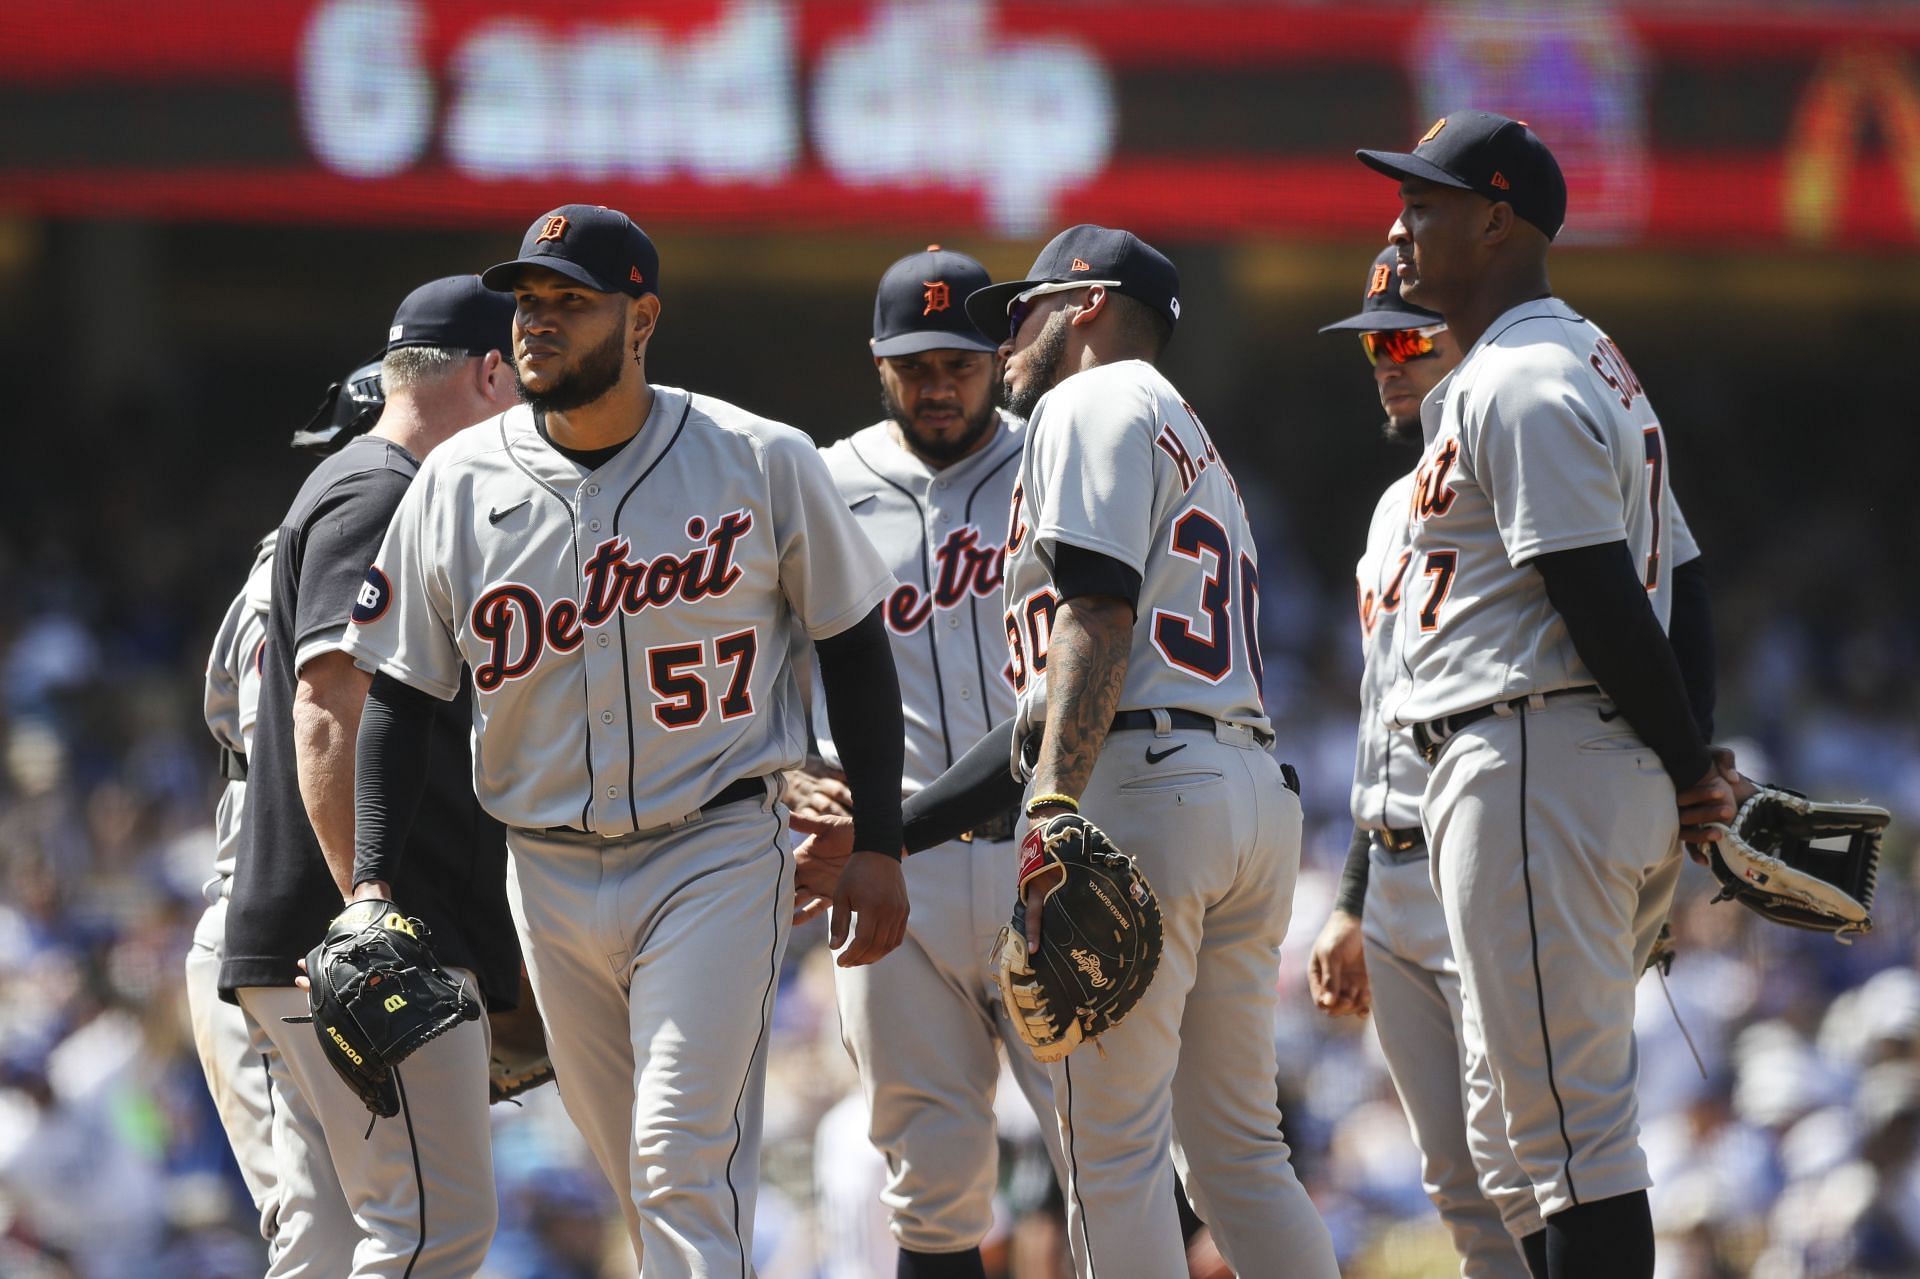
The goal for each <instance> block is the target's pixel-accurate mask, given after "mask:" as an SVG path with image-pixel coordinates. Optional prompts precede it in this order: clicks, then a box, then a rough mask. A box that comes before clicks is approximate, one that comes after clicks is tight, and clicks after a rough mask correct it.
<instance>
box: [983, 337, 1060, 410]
mask: <svg viewBox="0 0 1920 1279" xmlns="http://www.w3.org/2000/svg"><path fill="white" fill-rule="evenodd" d="M1066 358H1067V316H1066V313H1065V312H1064V311H1056V312H1054V313H1053V314H1052V315H1050V316H1048V317H1047V322H1046V326H1045V327H1044V328H1042V329H1041V330H1040V336H1039V337H1037V338H1035V339H1034V340H1033V345H1032V346H1030V347H1028V348H1027V361H1026V363H1027V380H1026V384H1025V385H1023V386H1022V387H1021V388H1020V390H1019V391H1018V392H1015V391H1014V390H1013V388H1012V387H1010V386H1008V385H1007V374H1006V369H1005V368H1002V369H1001V370H1000V379H999V385H998V386H997V387H996V388H995V394H994V399H996V400H998V401H999V402H1000V407H1001V408H1004V409H1005V410H1006V411H1007V412H1009V413H1011V414H1013V415H1014V416H1015V417H1019V418H1027V417H1032V416H1033V406H1034V405H1036V404H1038V403H1040V397H1041V396H1043V395H1045V394H1046V393H1047V392H1048V391H1051V390H1052V389H1053V386H1054V383H1056V382H1058V381H1059V380H1060V366H1061V365H1062V364H1064V363H1065V362H1066Z"/></svg>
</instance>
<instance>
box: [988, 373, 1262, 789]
mask: <svg viewBox="0 0 1920 1279" xmlns="http://www.w3.org/2000/svg"><path fill="white" fill-rule="evenodd" d="M1051 423H1058V425H1050V424H1051ZM1027 430H1028V439H1027V450H1026V455H1025V457H1024V458H1023V459H1022V460H1021V463H1020V484H1019V487H1017V488H1016V489H1014V492H1013V501H1012V510H1011V514H1010V516H1009V519H1008V525H1007V556H1008V565H1007V612H1006V616H1005V619H1004V620H1005V624H1006V634H1007V642H1008V647H1009V650H1010V652H1011V656H1012V669H1013V683H1014V688H1015V689H1016V690H1017V691H1018V693H1019V695H1020V712H1019V716H1020V718H1019V723H1018V725H1017V726H1016V728H1015V732H1014V740H1015V743H1016V747H1015V753H1016V755H1017V754H1018V753H1019V745H1018V744H1019V743H1021V742H1023V741H1024V740H1025V739H1026V738H1027V737H1028V736H1029V735H1030V734H1031V733H1033V732H1035V731H1037V730H1038V729H1039V728H1040V727H1041V726H1042V725H1043V724H1044V723H1045V721H1046V704H1047V703H1046V696H1047V695H1046V687H1047V679H1046V673H1047V641H1048V638H1049V635H1050V632H1051V629H1052V623H1053V614H1054V610H1055V609H1056V608H1058V606H1059V600H1058V597H1057V596H1056V595H1055V593H1054V589H1053V576H1052V563H1053V547H1054V546H1055V545H1056V544H1057V543H1060V542H1066V543H1068V544H1070V545H1073V546H1078V547H1081V548H1083V549H1085V550H1089V551H1097V552H1099V553H1100V554H1102V555H1105V556H1108V557H1110V558H1112V559H1115V560H1118V561H1119V562H1120V563H1122V564H1125V565H1126V566H1127V567H1129V568H1131V569H1133V570H1134V571H1135V572H1137V573H1139V574H1140V597H1139V610H1138V616H1137V618H1136V620H1135V623H1134V634H1133V648H1132V654H1131V658H1130V660H1129V662H1128V665H1127V678H1126V683H1125V685H1124V686H1123V688H1122V689H1121V693H1120V705H1119V707H1118V708H1117V709H1119V710H1123V711H1125V710H1151V709H1154V708H1156V707H1179V708H1183V709H1185V710H1190V711H1197V712H1199V713H1201V714H1204V715H1211V716H1212V717H1213V718H1215V719H1217V720H1222V721H1226V722H1229V723H1234V724H1241V725H1245V726H1246V727H1248V728H1249V729H1251V730H1253V732H1254V734H1255V735H1256V736H1263V737H1264V736H1270V735H1271V734H1272V731H1273V726H1272V725H1271V724H1270V723H1269V722H1268V720H1267V715H1266V711H1265V709H1264V708H1263V707H1262V705H1261V699H1260V682H1261V674H1262V673H1261V669H1260V648H1259V639H1258V637H1259V608H1260V572H1259V563H1258V553H1257V552H1256V550H1255V549H1254V544H1253V535H1252V533H1251V532H1250V531H1249V530H1248V528H1247V517H1246V511H1245V508H1244V507H1243V506H1242V504H1241V501H1240V491H1239V489H1238V487H1237V486H1236V485H1235V484H1234V482H1233V477H1232V476H1231V475H1230V474H1229V473H1228V471H1227V468H1226V464H1225V463H1224V462H1222V461H1221V460H1220V455H1219V452H1218V451H1217V450H1216V449H1215V448H1214V446H1213V441H1212V440H1211V439H1209V438H1208V436H1207V432H1206V428H1205V427H1203V426H1201V425H1200V419H1199V418H1198V417H1197V416H1195V414H1194V412H1193V410H1192V409H1190V408H1189V407H1188V406H1187V404H1186V402H1185V401H1184V400H1182V399H1181V398H1180V393H1179V392H1178V391H1176V390H1175V389H1174V388H1173V384H1172V383H1171V382H1168V381H1167V379H1166V378H1164V377H1162V376H1161V374H1160V371H1159V370H1158V369H1156V368H1154V367H1153V366H1152V365H1151V364H1147V363H1144V362H1142V361H1139V360H1126V361H1122V362H1120V363H1117V364H1109V365H1104V366H1101V367H1099V368H1094V369H1089V370H1087V371H1086V372H1083V373H1077V374H1075V375H1074V376H1072V377H1070V378H1068V379H1066V380H1065V381H1063V382H1061V383H1060V385H1058V386H1056V387H1054V388H1053V389H1052V390H1051V391H1049V392H1047V394H1046V395H1045V396H1043V397H1042V399H1041V401H1040V403H1039V404H1038V405H1036V406H1035V408H1034V414H1033V419H1032V421H1031V422H1029V423H1028V427H1027ZM1122 513H1124V515H1125V517H1124V518H1121V517H1120V516H1121V514H1122ZM1143 516H1144V518H1143Z"/></svg>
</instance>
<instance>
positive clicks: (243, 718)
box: [186, 534, 277, 1247]
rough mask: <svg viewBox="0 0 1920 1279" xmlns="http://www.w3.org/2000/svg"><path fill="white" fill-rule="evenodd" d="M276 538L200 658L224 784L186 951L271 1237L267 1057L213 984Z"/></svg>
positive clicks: (196, 1030)
mask: <svg viewBox="0 0 1920 1279" xmlns="http://www.w3.org/2000/svg"><path fill="white" fill-rule="evenodd" d="M274 540H275V535H274V534H269V535H268V536H267V537H265V538H263V539H261V541H260V542H259V544H258V545H257V546H255V548H254V560H253V567H252V569H251V571H250V572H249V573H248V574H247V581H246V585H245V586H243V587H242V588H241V590H240V593H239V594H238V595H236V596H234V598H233V602H232V603H231V604H229V605H228V606H227V613H226V616H225V617H224V618H223V619H222V620H221V623H220V629H219V630H218V631H217V632H215V634H214V639H213V651H212V653H211V654H210V655H209V656H208V658H207V680H206V719H207V729H208V731H209V732H211V733H212V734H213V737H214V740H215V741H216V742H218V743H219V746H220V774H221V776H222V777H224V778H226V779H227V784H226V785H225V787H223V788H222V789H221V792H220V799H219V803H218V806H217V807H216V808H215V809H214V815H213V829H214V862H213V876H212V878H210V879H209V880H207V882H206V884H205V885H204V888H203V891H204V892H205V894H206V898H207V909H206V911H205V913H203V914H202V915H201V916H200V923H199V924H198V925H197V926H196V927H195V928H194V930H193V944H192V946H191V947H190V948H189V949H188V951H187V960H186V976H187V1012H188V1015H189V1017H190V1018H191V1019H192V1022H193V1046H194V1050H195V1051H196V1052H197V1053H198V1054H199V1057H200V1066H201V1070H202V1071H203V1073H204V1074H205V1075H206V1078H207V1091H208V1092H210V1093H212V1094H213V1105H214V1109H215V1110H216V1111H217V1112H218V1113H219V1115H220V1125H221V1127H222V1128H224V1129H225V1130H226V1134H227V1144H228V1145H230V1146H232V1147H233V1157H234V1160H235V1162H236V1163H238V1164H239V1166H240V1176H241V1179H242V1180H243V1181H245V1183H246V1186H247V1194H248V1195H249V1196H250V1197H251V1198H252V1200H253V1206H254V1208H255V1209H256V1210H257V1211H258V1212H259V1214H260V1234H261V1236H262V1237H263V1238H264V1239H266V1240H267V1243H268V1245H269V1246H270V1247H271V1246H272V1244H273V1242H274V1237H275V1232H276V1217H277V1212H276V1204H275V1185H276V1180H277V1179H276V1177H275V1176H274V1162H273V1105H272V1102H271V1100H270V1099H269V1096H268V1081H267V1071H266V1058H265V1057H264V1056H263V1055H262V1053H261V1051H260V1045H258V1044H256V1043H255V1041H254V1033H255V1032H254V1030H253V1029H252V1027H251V1024H250V1023H249V1022H248V1020H247V1017H246V1014H245V1013H243V1012H241V1011H240V1009H239V1008H238V1007H237V1006H235V1005H233V1004H229V1003H226V1002H224V1001H223V1000H221V998H220V994H219V984H220V961H221V958H222V957H223V955H224V954H225V952H226V933H227V890H228V886H229V885H230V883H231V882H232V879H233V864H234V855H235V845H236V844H237V843H238V840H239V835H240V814H241V811H242V808H243V806H244V805H245V803H246V794H247V750H248V747H249V746H250V745H251V744H252V741H253V725H254V720H255V717H256V714H257V712H258V709H259V704H260V665H259V658H260V650H261V648H262V646H263V645H264V644H265V643H266V617H267V600H268V596H269V588H270V585H271V579H272V575H273V544H274Z"/></svg>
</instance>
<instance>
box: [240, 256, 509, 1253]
mask: <svg viewBox="0 0 1920 1279" xmlns="http://www.w3.org/2000/svg"><path fill="white" fill-rule="evenodd" d="M511 311H512V308H511V307H510V306H509V305H507V304H506V303H505V302H504V301H503V300H502V299H501V298H500V297H499V296H498V295H496V294H494V293H492V292H490V291H488V290H486V289H483V288H482V287H480V283H479V281H478V279H477V278H475V277H473V276H460V277H452V278H448V279H444V280H436V281H433V282H432V283H429V284H425V285H422V286H421V287H420V288H418V289H415V290H414V291H413V292H412V293H410V294H409V295H408V296H407V297H406V299H405V300H404V301H403V302H402V303H401V304H400V307H399V309H398V311H397V312H396V313H395V315H394V319H393V325H392V328H391V329H390V331H389V341H388V345H387V350H386V353H385V356H384V358H383V360H382V363H381V373H380V377H381V382H382V384H383V386H384V388H385V393H386V405H385V408H384V410H383V411H382V414H381V416H380V419H379V423H378V425H377V426H375V427H374V428H373V430H372V431H371V432H369V433H368V434H366V435H362V436H358V437H356V438H353V439H351V440H349V441H347V442H346V444H345V445H344V447H342V448H340V450H339V451H338V452H336V453H334V454H333V455H332V456H331V457H329V458H327V459H326V460H325V461H324V462H322V463H321V464H320V465H319V466H317V467H316V468H315V469H314V471H313V473H312V475H310V476H309V477H308V479H307V481H306V483H305V484H303V485H302V486H301V489H300V493H299V495H298V496H297V497H296V498H295V499H294V502H293V505H292V507H291V508H290V509H289V511H288V513H287V517H286V519H285V520H284V521H283V522H282V524H281V527H280V532H279V538H278V543H277V545H276V546H275V549H274V560H273V577H272V601H273V602H272V607H271V609H270V610H269V612H268V616H267V635H266V646H265V649H264V656H263V664H262V668H261V690H260V711H259V720H258V724H257V728H256V732H255V737H254V751H253V754H252V756H251V759H250V761H249V783H248V786H249V790H248V795H247V806H246V815H245V818H244V833H243V836H242V849H241V855H240V857H239V860H238V864H237V866H236V868H235V873H234V879H233V887H232V892H231V900H230V904H229V908H228V915H227V935H226V957H225V959H224V961H223V962H222V964H221V969H220V989H221V994H222V995H223V996H225V997H227V998H233V999H237V1000H238V1002H239V1004H240V1006H241V1008H242V1009H244V1010H245V1011H246V1013H247V1015H248V1016H249V1017H251V1018H252V1020H253V1021H254V1023H255V1024H256V1025H257V1026H259V1028H260V1029H261V1030H262V1031H263V1032H264V1034H265V1037H266V1039H267V1041H268V1045H269V1047H268V1051H267V1061H268V1069H269V1072H270V1076H271V1082H272V1101H273V1111H274V1119H273V1147H274V1156H275V1162H276V1173H277V1176H278V1179H279V1186H280V1205H279V1230H280V1234H279V1236H277V1237H276V1245H277V1246H279V1248H280V1251H279V1252H278V1255H276V1256H275V1257H274V1258H273V1265H272V1269H270V1270H269V1272H268V1273H269V1274H270V1275H273V1276H279V1275H283V1274H285V1275H294V1274H327V1275H348V1274H350V1275H354V1276H374V1275H378V1276H395V1277H397V1276H401V1275H407V1276H411V1277H412V1279H421V1277H422V1276H428V1275H445V1276H456V1275H461V1276H464V1275H470V1274H472V1273H473V1272H474V1270H475V1269H477V1268H478V1266H479V1265H480V1263H481V1261H482V1259H483V1258H484V1257H485V1255H486V1251H487V1247H488V1244H489V1242H490V1241H491V1239H492V1235H493V1225H494V1219H495V1215H496V1204H495V1197H494V1186H493V1164H492V1155H491V1148H490V1143H489V1136H488V1124H487V1117H486V1109H487V1100H488V1091H487V1087H488V1086H487V1073H488V1043H487V1029H486V1026H487V1023H486V1022H485V1021H484V1019H483V1020H481V1021H475V1022H467V1023H464V1024H462V1025H460V1026H459V1027H458V1028H456V1029H454V1030H453V1031H451V1032H450V1033H448V1034H446V1035H443V1036H441V1037H440V1038H438V1039H435V1040H434V1041H432V1042H431V1043H429V1044H427V1045H426V1046H424V1047H423V1048H421V1049H420V1051H418V1052H417V1053H415V1054H414V1055H413V1056H412V1057H410V1058H409V1059H408V1061H407V1063H406V1065H405V1066H404V1067H403V1068H401V1069H400V1070H398V1071H397V1072H396V1076H397V1087H398V1089H399V1092H400V1097H401V1113H400V1115H399V1116H398V1117H397V1118H395V1119H393V1120H391V1121H387V1122H381V1123H376V1124H373V1125H372V1126H371V1127H370V1126H369V1125H368V1123H367V1115H366V1112H365V1109H364V1108H363V1106H362V1105H361V1103H360V1101H359V1100H358V1098H357V1097H356V1096H355V1095H354V1094H353V1093H352V1092H351V1091H350V1090H349V1089H348V1088H347V1087H346V1086H345V1085H343V1083H342V1082H341V1080H340V1078H339V1077H338V1075H337V1074H336V1073H335V1072H334V1070H333V1068H332V1066H331V1065H330V1064H329V1063H328V1061H327V1059H326V1056H325V1054H324V1051H323V1050H322V1048H321V1046H320V1043H319V1040H318V1038H317V1037H316V1035H315V1030H314V1027H313V1026H311V1025H306V1024H290V1023H288V1022H286V1021H285V1020H283V1019H284V1018H286V1017H289V1016H300V1015H303V1014H305V1013H307V1011H308V1001H307V998H306V996H305V994H304V993H303V992H302V991H301V990H299V989H298V988H297V987H296V985H295V982H296V979H297V978H298V976H299V970H298V963H299V961H300V959H301V958H302V957H303V956H304V955H305V954H306V952H307V950H308V949H309V948H310V947H312V946H313V945H314V944H315V943H316V942H318V941H319V940H320V939H321V937H322V935H323V934H324V933H325V931H326V927H327V923H328V921H329V919H330V918H331V917H332V916H333V915H334V914H336V913H337V912H338V911H339V909H340V904H341V901H342V896H343V894H344V892H345V891H346V890H347V888H348V887H349V885H350V870H351V859H352V848H353V838H354V829H355V826H356V816H355V812H354V807H353V798H354V791H353V754H352V752H353V744H354V741H355V737H356V732H357V728H358V725H359V722H360V718H361V709H362V706H363V704H364V702H365V698H366V689H367V685H368V683H369V681H370V679H371V676H370V675H369V674H367V673H366V672H365V671H362V670H360V669H358V668H357V667H356V666H355V665H354V662H353V659H352V657H351V656H350V655H349V654H348V653H347V652H346V650H345V648H344V642H345V636H346V631H347V627H348V624H349V620H350V618H351V616H352V615H353V614H354V613H355V611H356V610H364V607H365V605H364V603H363V601H362V598H361V591H362V584H363V583H364V582H365V580H366V575H367V566H368V565H369V564H370V563H372V561H373V556H374V553H375V551H376V550H378V548H379V545H380V539H381V538H382V537H383V536H384V534H385V532H386V527H387V523H388V520H389V519H390V518H391V516H392V514H393V511H394V508H395V506H396V505H397V504H398V503H399V501H400V497H401V494H402V493H403V492H404V491H406V490H407V488H408V485H409V483H410V481H411V480H412V478H413V476H414V473H415V471H416V470H417V469H418V467H419V465H420V461H419V459H421V458H424V457H425V456H427V455H428V454H429V453H430V452H431V451H433V450H434V449H435V448H436V447H438V446H439V445H441V444H442V443H443V442H444V441H445V440H447V439H448V438H449V437H450V436H452V435H453V434H454V433H455V432H456V431H459V430H460V429H462V428H463V427H465V426H467V425H469V424H470V423H472V422H474V421H476V420H478V419H480V418H482V417H484V416H486V415H487V414H488V413H490V412H494V411H497V410H498V409H499V408H500V407H502V406H504V405H505V404H506V403H509V402H510V401H511V398H512V389H511V387H512V382H511V379H510V378H509V377H508V375H507V371H506V369H505V368H504V367H503V366H502V360H501V354H500V351H501V348H502V347H503V346H505V345H506V339H507V336H508V332H509V317H510V315H511ZM466 738H467V719H466V716H465V715H464V714H462V713H460V712H459V711H457V710H449V711H448V712H447V713H445V714H442V715H440V716H439V717H437V719H436V720H435V722H434V723H433V724H432V725H430V731H429V732H428V733H427V734H426V735H425V740H423V742H422V745H421V750H420V752H419V759H418V760H417V761H416V764H417V765H418V766H420V767H422V768H423V769H425V770H427V771H429V772H430V773H431V776H432V784H431V785H430V786H429V787H427V788H426V795H425V797H424V798H423V799H421V800H420V816H419V821H418V822H417V823H416V827H415V836H414V840H413V843H414V845H415V848H414V849H413V851H414V853H415V856H414V857H413V859H412V860H411V862H410V865H409V868H408V871H407V873H406V874H405V875H404V876H403V877H402V878H401V880H400V884H399V887H400V888H401V889H402V890H403V891H404V892H405V893H406V896H407V909H408V911H409V913H411V914H413V915H415V916H417V917H419V918H421V919H422V920H424V921H425V923H426V925H427V926H428V928H429V929H430V930H431V935H432V941H433V945H434V947H435V948H436V951H437V953H438V956H439V958H440V959H441V960H442V961H443V962H444V963H445V964H446V965H447V967H448V969H449V971H451V972H453V973H454V974H455V975H456V976H457V977H458V978H459V979H460V980H461V981H462V982H463V983H465V984H466V985H468V986H469V987H470V989H472V990H473V991H475V992H477V995H478V997H479V998H480V999H481V1000H483V1001H484V1002H485V1004H486V1005H488V1006H494V1007H498V1006H504V1005H510V1004H511V1003H513V1002H514V1000H515V998H516V997H517V994H518V985H517V983H518V978H519V954H518V951H517V949H516V947H515V945H514V942H513V933H512V928H511V924H510V923H509V916H508V912H507V905H506V884H505V879H506V865H505V861H506V851H505V841H504V839H503V838H502V835H501V832H500V829H499V827H498V826H497V825H495V824H493V823H491V822H490V821H489V820H488V819H487V817H486V815H485V814H484V813H483V812H481V811H480V810H479V807H478V805H477V804H476V802H475V800H474V797H473V793H472V787H471V782H470V779H469V768H468V765H467V762H466V751H467V746H466ZM343 1210H344V1211H343ZM349 1213H350V1215H347V1214H349Z"/></svg>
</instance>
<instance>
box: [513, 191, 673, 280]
mask: <svg viewBox="0 0 1920 1279" xmlns="http://www.w3.org/2000/svg"><path fill="white" fill-rule="evenodd" d="M523 266H543V267H546V268H547V269H549V270H552V271H558V272H559V273H560V274H561V275H564V276H566V277H567V278H568V279H570V280H578V281H579V282H580V283H581V284H584V285H586V286H587V287H588V288H590V289H595V290H598V291H599V292H601V293H624V294H626V295H627V296H629V297H636V298H637V297H639V296H640V295H641V294H643V293H653V294H658V293H659V292H660V254H659V253H658V251H656V250H655V249H654V247H653V241H652V240H649V239H648V238H647V233H646V232H645V231H642V230H641V229H640V228H639V227H637V226H635V225H634V224H633V219H632V218H630V217H628V216H627V215H626V214H624V213H622V212H620V211H619V210H618V209H609V208H608V207H607V206H606V205H604V204H563V205H561V206H560V207H559V208H557V209H555V210H554V211H553V212H551V213H547V214H543V215H542V216H540V217H538V218H535V219H534V222H533V225H532V226H530V227H528V228H527V233H526V234H525V235H523V236H521V237H520V256H519V257H517V258H515V259H514V260H513V261H511V262H502V263H501V264H500V265H498V266H490V267H488V268H487V270H486V273H485V274H483V275H482V276H481V277H480V282H481V283H482V284H484V285H486V286H487V287H488V288H490V289H493V290H496V291H497V292H500V293H511V292H512V291H513V282H514V281H515V280H516V279H517V278H519V274H520V268H521V267H523Z"/></svg>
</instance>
